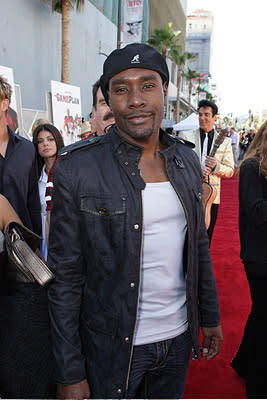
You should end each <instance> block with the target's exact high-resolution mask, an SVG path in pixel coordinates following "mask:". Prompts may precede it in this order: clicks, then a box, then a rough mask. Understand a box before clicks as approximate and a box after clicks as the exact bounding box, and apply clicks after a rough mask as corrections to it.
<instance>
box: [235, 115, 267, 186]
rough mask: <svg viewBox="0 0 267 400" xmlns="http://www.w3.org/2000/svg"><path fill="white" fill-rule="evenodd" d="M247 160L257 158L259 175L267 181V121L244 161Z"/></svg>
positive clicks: (250, 146) (257, 134)
mask: <svg viewBox="0 0 267 400" xmlns="http://www.w3.org/2000/svg"><path fill="white" fill-rule="evenodd" d="M247 158H255V159H257V160H258V162H259V173H260V174H261V175H263V176H264V177H265V179H267V121H265V122H264V123H263V124H262V125H261V126H260V128H259V129H258V131H257V133H256V135H255V137H254V139H253V140H252V142H251V144H250V145H249V148H248V150H247V152H246V155H245V158H244V160H243V161H245V160H246V159H247ZM242 163H243V162H242ZM241 165H242V164H241Z"/></svg>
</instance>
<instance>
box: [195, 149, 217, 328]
mask: <svg viewBox="0 0 267 400" xmlns="http://www.w3.org/2000/svg"><path fill="white" fill-rule="evenodd" d="M195 158H196V163H197V164H198V167H197V168H195V171H199V177H198V180H200V182H202V173H201V167H200V164H199V160H198V157H197V155H195ZM196 235H197V243H198V260H197V261H198V308H199V317H200V326H203V327H206V328H211V327H216V326H218V325H219V324H220V310H219V299H218V293H217V288H216V281H215V277H214V274H213V269H212V262H211V257H210V249H209V239H208V234H207V229H206V225H205V215H204V210H203V207H202V205H201V210H200V221H199V229H198V232H197V233H196Z"/></svg>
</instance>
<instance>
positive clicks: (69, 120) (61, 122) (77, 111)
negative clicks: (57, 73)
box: [51, 81, 82, 146]
mask: <svg viewBox="0 0 267 400" xmlns="http://www.w3.org/2000/svg"><path fill="white" fill-rule="evenodd" d="M51 95H52V96H51V97H52V114H53V123H54V125H55V126H56V127H57V129H58V130H59V132H60V133H61V135H62V137H63V140H64V144H65V146H67V145H68V144H71V143H73V142H76V141H77V140H79V138H78V137H77V135H79V133H80V131H81V125H82V118H81V113H82V109H81V91H80V88H79V87H77V86H71V85H67V84H66V83H62V82H57V81H51Z"/></svg>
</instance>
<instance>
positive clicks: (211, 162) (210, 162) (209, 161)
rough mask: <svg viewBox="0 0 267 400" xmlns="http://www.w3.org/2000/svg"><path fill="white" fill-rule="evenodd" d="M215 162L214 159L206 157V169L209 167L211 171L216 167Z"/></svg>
mask: <svg viewBox="0 0 267 400" xmlns="http://www.w3.org/2000/svg"><path fill="white" fill-rule="evenodd" d="M216 164H217V161H216V159H215V158H214V157H210V156H207V157H206V159H205V165H206V167H209V168H210V169H211V170H212V171H213V169H214V168H215V167H216Z"/></svg>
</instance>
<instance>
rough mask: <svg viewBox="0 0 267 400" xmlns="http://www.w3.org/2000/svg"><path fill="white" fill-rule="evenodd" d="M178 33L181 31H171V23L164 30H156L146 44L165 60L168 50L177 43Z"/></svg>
mask: <svg viewBox="0 0 267 400" xmlns="http://www.w3.org/2000/svg"><path fill="white" fill-rule="evenodd" d="M180 33H181V31H174V30H173V29H172V22H169V23H168V25H167V26H165V27H164V28H156V29H155V30H154V33H153V34H152V36H151V37H150V39H149V40H148V43H149V44H150V45H151V46H153V47H155V49H157V50H158V51H159V52H160V53H161V54H162V56H163V57H164V58H165V60H166V58H167V57H168V52H169V49H170V48H171V46H172V45H174V44H176V43H177V41H178V40H179V38H178V36H179V34H180Z"/></svg>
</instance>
